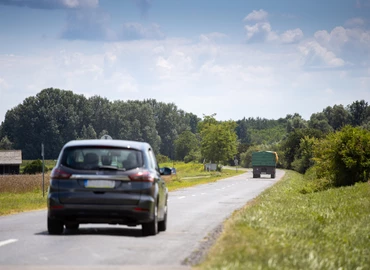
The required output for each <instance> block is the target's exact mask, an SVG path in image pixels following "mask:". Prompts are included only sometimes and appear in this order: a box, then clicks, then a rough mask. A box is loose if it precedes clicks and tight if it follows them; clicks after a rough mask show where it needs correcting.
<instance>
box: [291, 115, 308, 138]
mask: <svg viewBox="0 0 370 270" xmlns="http://www.w3.org/2000/svg"><path fill="white" fill-rule="evenodd" d="M306 127H307V122H306V120H304V119H303V118H302V116H301V115H299V114H298V113H295V114H294V116H293V117H292V118H291V119H289V120H288V121H287V132H288V133H290V132H293V131H294V130H296V129H302V128H306Z"/></svg>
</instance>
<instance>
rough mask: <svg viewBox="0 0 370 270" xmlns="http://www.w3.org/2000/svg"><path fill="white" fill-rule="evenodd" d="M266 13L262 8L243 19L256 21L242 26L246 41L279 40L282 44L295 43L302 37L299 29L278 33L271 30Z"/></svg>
mask: <svg viewBox="0 0 370 270" xmlns="http://www.w3.org/2000/svg"><path fill="white" fill-rule="evenodd" d="M267 17H268V13H267V12H266V11H264V10H263V9H261V10H259V11H256V10H254V11H253V12H252V13H250V14H248V15H247V16H246V17H245V19H244V21H256V23H255V24H247V25H245V26H244V29H245V31H246V39H247V41H248V42H281V43H283V44H289V43H297V42H299V41H301V40H302V39H303V32H302V30H301V29H299V28H296V29H291V30H287V31H285V32H284V33H283V34H281V35H279V34H278V33H277V32H276V31H273V30H272V27H271V24H270V22H269V21H267Z"/></svg>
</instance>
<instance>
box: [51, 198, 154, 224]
mask: <svg viewBox="0 0 370 270" xmlns="http://www.w3.org/2000/svg"><path fill="white" fill-rule="evenodd" d="M142 198H144V199H141V200H140V201H139V203H138V204H137V205H100V204H62V203H60V201H59V199H58V197H57V196H53V194H49V195H48V217H49V218H51V219H58V220H61V221H63V222H64V223H108V224H122V225H132V226H134V225H139V224H142V223H147V222H150V221H152V220H153V209H154V199H153V198H152V197H150V196H142Z"/></svg>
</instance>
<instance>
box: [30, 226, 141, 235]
mask: <svg viewBox="0 0 370 270" xmlns="http://www.w3.org/2000/svg"><path fill="white" fill-rule="evenodd" d="M35 235H45V236H51V235H49V233H48V232H47V231H43V232H38V233H35ZM62 235H63V236H71V235H105V236H128V237H144V236H143V234H142V231H141V228H140V229H139V228H109V227H96V228H93V227H88V228H84V227H82V228H79V229H78V230H68V229H65V230H64V233H63V234H62Z"/></svg>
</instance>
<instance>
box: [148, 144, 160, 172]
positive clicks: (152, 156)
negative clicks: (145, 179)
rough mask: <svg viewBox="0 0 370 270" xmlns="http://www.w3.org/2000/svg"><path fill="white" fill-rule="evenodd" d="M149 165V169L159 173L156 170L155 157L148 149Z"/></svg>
mask: <svg viewBox="0 0 370 270" xmlns="http://www.w3.org/2000/svg"><path fill="white" fill-rule="evenodd" d="M149 163H150V167H151V168H152V169H155V170H157V171H159V168H158V165H157V160H156V158H155V155H154V153H153V151H152V149H149Z"/></svg>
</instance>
